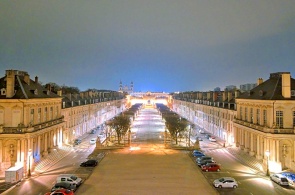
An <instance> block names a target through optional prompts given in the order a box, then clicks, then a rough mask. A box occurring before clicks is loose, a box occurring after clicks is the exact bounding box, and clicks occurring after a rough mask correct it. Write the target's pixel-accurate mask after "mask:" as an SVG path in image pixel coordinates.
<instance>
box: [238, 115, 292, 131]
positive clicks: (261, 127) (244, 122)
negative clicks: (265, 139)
mask: <svg viewBox="0 0 295 195" xmlns="http://www.w3.org/2000/svg"><path fill="white" fill-rule="evenodd" d="M234 123H236V124H239V125H243V126H245V127H249V128H251V129H255V130H258V131H261V132H264V133H273V134H295V128H284V129H282V128H281V129H280V128H271V127H266V126H261V125H258V124H254V123H250V122H247V121H243V120H239V119H236V118H235V119H234Z"/></svg>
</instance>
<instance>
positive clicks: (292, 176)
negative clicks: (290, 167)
mask: <svg viewBox="0 0 295 195" xmlns="http://www.w3.org/2000/svg"><path fill="white" fill-rule="evenodd" d="M281 174H282V175H283V176H285V177H286V178H287V179H288V181H289V185H291V186H295V173H292V172H282V173H281Z"/></svg>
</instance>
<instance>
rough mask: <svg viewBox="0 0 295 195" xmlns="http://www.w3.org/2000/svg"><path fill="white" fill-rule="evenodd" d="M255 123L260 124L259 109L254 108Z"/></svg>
mask: <svg viewBox="0 0 295 195" xmlns="http://www.w3.org/2000/svg"><path fill="white" fill-rule="evenodd" d="M256 123H257V124H260V109H257V110H256Z"/></svg>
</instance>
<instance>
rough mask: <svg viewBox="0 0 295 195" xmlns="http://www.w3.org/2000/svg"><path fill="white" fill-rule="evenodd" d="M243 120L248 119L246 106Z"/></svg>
mask: <svg viewBox="0 0 295 195" xmlns="http://www.w3.org/2000/svg"><path fill="white" fill-rule="evenodd" d="M245 121H248V108H245Z"/></svg>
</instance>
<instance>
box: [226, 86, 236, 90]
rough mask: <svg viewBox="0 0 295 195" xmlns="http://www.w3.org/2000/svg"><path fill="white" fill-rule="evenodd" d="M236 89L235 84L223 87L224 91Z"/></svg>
mask: <svg viewBox="0 0 295 195" xmlns="http://www.w3.org/2000/svg"><path fill="white" fill-rule="evenodd" d="M235 89H237V86H235V85H228V86H226V87H225V89H224V91H232V90H235Z"/></svg>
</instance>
